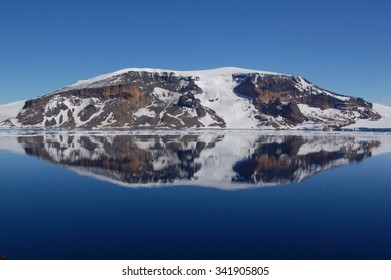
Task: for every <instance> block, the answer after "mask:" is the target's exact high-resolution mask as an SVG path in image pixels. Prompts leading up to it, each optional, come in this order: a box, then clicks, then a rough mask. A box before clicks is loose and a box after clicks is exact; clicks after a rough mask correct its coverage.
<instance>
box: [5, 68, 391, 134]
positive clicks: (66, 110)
mask: <svg viewBox="0 0 391 280" xmlns="http://www.w3.org/2000/svg"><path fill="white" fill-rule="evenodd" d="M386 111H387V110H386ZM390 112H391V108H390ZM386 115H388V113H386ZM390 116H391V114H390ZM382 119H384V116H383V115H381V114H379V113H378V112H377V111H376V110H374V108H373V104H372V103H370V102H367V101H365V100H364V99H362V98H358V97H357V98H356V97H351V96H346V95H342V94H338V93H334V92H332V91H328V90H326V89H323V88H321V87H319V86H317V85H315V84H313V83H311V82H309V81H308V80H306V79H305V78H303V77H301V76H292V75H286V74H281V73H274V72H266V71H258V70H250V69H243V68H235V67H223V68H217V69H210V70H198V71H197V70H196V71H175V70H164V69H151V68H126V69H122V70H119V71H115V72H112V73H107V74H103V75H99V76H96V77H94V78H90V79H85V80H79V81H77V82H75V83H73V84H70V85H68V86H65V87H63V88H61V89H58V90H56V91H53V92H50V93H48V94H45V95H42V96H40V97H38V98H35V99H31V100H27V101H26V102H25V104H24V106H23V109H22V110H20V111H19V112H17V115H16V116H15V117H14V118H10V119H7V120H5V121H3V122H2V123H1V126H3V127H20V128H31V127H33V128H65V129H73V128H82V129H93V128H125V129H126V128H130V129H134V128H152V129H153V128H175V129H183V128H235V129H322V130H329V129H340V128H343V127H348V126H351V125H355V124H357V123H359V121H361V120H366V121H367V123H368V122H376V121H377V120H382ZM384 123H385V124H386V125H388V123H389V122H388V121H387V122H384ZM389 127H391V126H389Z"/></svg>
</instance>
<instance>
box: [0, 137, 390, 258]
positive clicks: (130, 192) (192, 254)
mask: <svg viewBox="0 0 391 280" xmlns="http://www.w3.org/2000/svg"><path fill="white" fill-rule="evenodd" d="M34 137H35V138H34ZM34 137H25V139H22V138H18V139H16V140H17V143H18V144H20V145H21V147H22V148H23V149H22V150H21V151H23V150H24V152H25V154H23V153H22V152H20V153H15V152H11V151H9V150H5V149H2V150H0V159H1V160H0V180H1V181H0V182H1V183H0V228H1V229H0V256H4V257H5V258H7V259H114V260H115V259H391V238H390V233H391V168H390V166H391V154H390V153H383V154H379V155H376V156H373V155H372V150H369V152H368V150H365V149H364V150H365V151H366V152H363V153H364V154H365V153H366V154H365V156H363V157H361V156H360V157H358V158H356V156H357V154H360V151H362V148H359V149H356V150H354V149H353V150H349V152H348V155H347V154H346V153H343V157H341V153H342V152H341V151H345V152H346V145H345V144H342V146H341V148H340V149H338V147H339V146H338V145H337V148H335V147H336V146H335V145H333V147H334V148H332V149H329V150H333V151H334V152H335V151H336V154H335V155H334V154H332V155H331V154H330V153H331V152H330V151H328V152H327V151H326V150H327V148H326V147H327V145H323V144H322V145H323V146H322V147H323V148H314V145H315V144H314V145H312V146H311V145H310V146H311V147H312V150H311V149H310V150H309V148H308V147H307V146H305V148H302V147H303V146H302V145H304V144H303V143H304V142H305V143H308V142H306V141H304V142H300V143H301V144H300V145H301V146H299V150H297V149H296V150H297V151H296V152H295V153H294V152H292V150H293V149H294V148H292V147H293V146H292V145H290V146H289V147H290V148H289V149H288V148H287V149H286V150H285V151H284V146H281V147H280V146H278V145H280V144H284V143H285V142H284V141H285V140H286V139H288V141H291V140H292V139H293V140H292V141H293V142H295V143H297V141H299V140H300V139H299V140H298V139H297V136H295V137H293V138H292V137H291V138H289V137H288V138H284V139H285V140H284V141H279V140H278V141H277V140H276V141H274V140H273V141H269V140H267V141H266V140H265V139H264V140H265V141H264V140H262V141H258V142H256V144H254V145H250V146H251V147H252V148H251V149H252V150H251V149H250V148H249V149H250V150H251V151H250V150H249V151H246V152H248V153H249V155H247V156H245V157H244V158H243V159H241V160H240V161H236V163H235V164H234V166H233V170H234V171H235V172H233V173H232V174H236V175H235V176H231V175H230V176H231V184H232V185H233V186H234V187H232V188H228V189H227V188H226V187H221V186H217V185H218V183H216V186H213V184H212V183H210V184H212V185H206V183H204V182H203V183H200V184H197V182H198V180H200V182H201V181H202V180H201V178H199V177H197V176H200V175H199V174H206V173H202V172H201V171H202V166H203V165H206V163H205V161H202V160H201V159H202V153H203V152H205V151H207V150H208V149H207V148H205V147H208V146H210V147H211V149H212V148H213V147H217V146H218V143H219V142H216V143H214V144H213V145H214V146H213V145H210V143H206V145H205V146H204V145H203V144H202V145H201V144H198V146H197V143H198V142H197V143H196V144H195V145H190V144H191V143H190V142H191V141H190V142H189V143H190V144H188V145H187V144H186V145H185V146H186V147H188V148H189V147H190V148H189V149H190V150H191V149H193V150H197V151H198V154H197V152H194V151H193V153H187V154H186V153H185V152H186V151H187V150H183V146H180V145H173V144H172V145H171V144H170V147H172V148H169V149H171V151H175V155H177V156H178V159H182V158H183V161H178V160H176V159H175V160H173V159H172V158H171V159H170V157H169V156H168V152H165V153H164V152H162V151H160V150H159V155H160V154H164V159H165V160H164V162H163V163H162V161H159V165H157V163H156V162H155V165H153V166H154V168H155V169H150V170H149V171H146V169H145V168H146V167H145V166H146V165H147V162H146V161H148V164H149V163H150V164H152V163H151V162H154V160H155V161H156V158H154V157H153V156H152V155H153V154H154V153H150V154H148V153H146V154H145V155H144V156H143V152H142V151H141V150H148V149H149V150H148V151H152V150H151V149H152V148H151V147H150V146H149V148H146V147H145V145H144V144H145V143H144V144H143V145H144V146H143V145H142V144H140V145H139V147H141V146H142V147H143V149H141V148H140V149H141V150H136V149H135V148H134V147H135V146H133V148H129V149H128V150H129V154H130V155H131V156H132V159H130V158H128V157H126V156H125V155H123V153H121V155H122V156H120V155H119V154H116V153H115V152H114V149H115V147H116V145H115V141H116V140H115V139H114V140H113V139H111V140H110V141H107V139H106V138H104V139H102V138H99V139H100V142H99V143H103V146H102V147H105V148H104V151H106V153H109V154H112V155H115V156H116V158H117V159H118V161H117V164H115V163H116V162H115V161H112V160H108V159H109V157H108V155H107V154H103V153H102V152H100V157H95V158H94V160H92V158H93V157H91V160H89V161H88V160H86V159H85V158H83V157H82V155H83V154H84V155H85V154H86V151H84V150H83V147H84V148H86V147H91V143H92V142H94V141H95V140H96V139H95V140H94V141H92V140H91V141H90V142H91V143H90V142H88V141H87V140H83V141H85V142H88V144H86V145H85V146H82V147H76V146H77V145H75V143H74V142H72V141H69V139H68V140H67V141H66V143H68V144H70V146H67V147H65V146H64V145H63V144H61V143H60V144H58V143H57V144H55V142H53V141H51V142H50V144H49V145H48V147H56V149H58V150H59V151H61V155H62V157H60V156H58V155H57V156H56V155H55V154H53V151H52V150H50V149H43V150H42V149H41V150H40V149H38V148H37V147H38V146H40V147H41V148H42V147H44V146H45V145H44V144H45V143H46V144H47V143H49V142H48V141H47V139H41V138H39V139H38V140H39V141H38V142H37V141H36V140H37V138H36V136H34ZM311 139H312V138H311ZM136 140H137V141H138V140H139V139H127V138H125V139H122V140H121V141H120V143H121V145H120V146H121V147H123V146H127V147H130V146H131V145H130V143H133V144H132V145H134V143H137V141H136ZM83 141H78V142H83ZM170 141H171V140H170ZM322 141H323V140H322ZM331 141H334V142H333V143H334V144H335V143H336V140H335V139H331V140H330V139H329V140H327V141H326V142H327V143H328V142H331ZM371 141H372V140H371ZM95 142H96V141H95ZM144 142H145V141H144ZM163 142H164V141H163ZM168 142H169V141H168ZM168 142H167V141H166V142H164V143H166V144H167V143H168ZM204 142H205V141H204ZM220 142H223V141H220ZM326 142H325V141H323V142H322V143H326ZM342 142H343V143H346V141H345V140H344V141H342ZM362 142H363V140H360V139H358V140H357V139H354V141H353V142H352V145H351V146H354V145H355V143H362ZM364 142H365V141H364ZM31 143H35V144H34V145H33V146H31V145H30V144H31ZM110 143H111V144H110ZM169 143H171V142H169ZM273 143H274V144H273ZM311 143H313V142H311ZM371 143H372V144H371ZM373 143H377V142H376V141H374V142H373V141H372V142H370V143H369V144H368V143H364V147H366V148H367V149H369V148H368V147H369V146H371V145H375V144H373ZM29 145H30V146H29ZM156 145H157V144H156ZM156 145H154V146H153V145H152V146H153V147H156ZM265 145H266V146H265ZM276 145H277V146H278V147H277V149H274V148H276ZM379 145H380V144H379ZM379 145H378V146H376V145H375V147H379ZM201 146H204V148H203V150H200V149H201ZM269 146H271V148H270V147H269ZM315 146H316V145H315ZM69 147H73V148H75V149H76V150H72V151H69V153H67V152H66V151H67V148H69ZM167 147H168V146H167ZM167 147H166V148H167ZM265 147H269V151H270V149H272V151H273V153H274V156H273V157H272V154H268V153H267V151H266V150H267V149H265ZM273 147H274V148H273ZM300 147H301V148H302V150H301V152H300ZM371 147H372V146H371ZM77 149H78V150H79V153H78V152H77ZM97 149H98V148H97V146H94V147H92V148H89V149H87V150H89V151H95V152H96V151H97ZM273 149H274V150H273ZM371 149H372V148H371ZM14 150H15V149H14ZM101 151H102V150H101ZM153 151H154V150H153ZM261 151H262V152H261ZM367 152H368V153H367ZM183 153H185V155H186V157H184V156H183ZM276 153H277V154H278V156H276V155H275V154H276ZM319 153H320V154H322V155H323V154H324V155H325V157H323V158H322V160H321V159H319ZM155 154H156V153H155ZM65 155H66V156H65ZM191 155H193V156H194V155H195V156H194V158H193V163H192V162H189V161H191V160H192V159H191V158H192V157H191ZM197 155H198V157H197ZM282 155H289V156H287V157H285V156H284V157H282ZM308 155H310V156H309V157H308ZM89 156H91V155H89ZM133 156H136V158H137V159H138V162H137V164H136V163H135V161H136V160H135V158H133ZM221 156H222V155H221ZM294 156H296V158H294ZM216 157H217V155H216V154H215V155H214V160H215V161H216ZM304 157H305V158H304ZM207 158H208V160H209V161H207V162H209V163H208V164H210V157H209V156H208V157H207ZM308 158H309V159H312V160H315V162H316V164H314V163H313V161H310V160H309V159H308ZM341 158H342V159H346V158H348V159H349V160H348V163H346V164H339V163H340V162H341ZM352 158H353V159H354V160H352ZM197 159H198V160H199V161H197ZM143 160H144V161H143ZM276 160H277V161H278V162H276ZM293 161H294V162H296V163H295V165H294V166H295V167H294V169H293V171H289V172H288V171H287V170H288V169H289V170H290V169H292V168H293V167H292V166H291V164H292V162H293ZM118 162H122V163H123V164H122V165H118ZM167 162H170V163H172V164H173V163H175V164H174V165H167V164H166V163H167ZM225 162H226V161H225ZM255 162H256V163H257V165H256V166H254V164H255ZM302 162H305V166H306V168H305V170H306V171H303V167H302V166H301V165H300V166H301V167H300V168H299V167H298V163H302ZM319 162H320V163H319ZM337 163H338V164H337ZM135 164H136V165H137V166H136V167H134V165H135ZM221 164H223V163H221ZM287 164H288V165H287ZM319 164H320V165H321V166H325V169H324V170H320V169H319ZM314 165H316V166H317V167H316V166H314ZM80 166H82V168H83V169H78V167H80ZM209 166H210V165H209ZM265 166H266V167H270V166H272V168H266V167H265ZM278 166H280V167H281V168H277V167H278ZM330 166H331V167H330ZM98 167H99V168H98ZM288 167H289V168H288ZM175 168H176V169H178V168H179V169H178V170H179V171H178V172H177V173H175V172H174V173H173V172H172V170H174V169H175ZM191 168H193V171H192V172H193V173H192V172H191V171H189V170H190V169H191ZM308 168H309V169H308ZM87 169H88V170H89V175H88V176H85V174H84V173H86V170H87ZM166 169H167V170H170V172H171V173H170V174H171V175H169V176H168V175H164V176H163V175H161V174H160V173H159V172H163V171H164V170H166ZM176 169H175V170H176ZM80 170H83V171H80ZM140 170H141V171H142V173H143V174H144V173H145V174H149V175H148V176H147V177H145V176H146V175H145V176H144V175H143V176H144V177H142V176H141V175H140V172H141V171H140ZM167 170H166V171H164V172H168V171H167ZM243 170H244V171H243ZM248 170H251V172H252V173H251V172H250V171H248ZM272 170H275V173H276V174H277V175H272V174H270V173H271V172H272ZM309 170H310V171H311V170H315V171H314V172H313V174H312V173H311V174H310V176H305V177H303V173H306V174H307V173H308V172H309ZM75 171H76V172H75ZM185 171H186V172H187V173H186V174H185V175H183V174H184V172H185ZM299 171H300V174H301V175H297V173H298V172H299ZM154 172H155V173H156V174H160V175H156V174H155V173H154ZM246 172H247V173H246ZM254 172H255V173H254ZM261 172H265V173H268V176H261V175H260V173H261ZM81 173H82V175H81ZM93 173H94V174H98V173H99V176H100V177H99V178H98V177H97V176H95V177H94V176H92V174H93ZM215 173H218V170H216V172H215ZM250 173H251V174H253V175H251V174H250ZM124 174H125V175H126V176H125V175H124ZM129 174H130V175H129ZM154 174H155V175H154ZM178 174H179V175H178ZM181 174H182V175H183V176H182V175H181ZM189 174H190V175H189ZM191 174H193V177H191V176H192V175H191ZM254 174H255V175H254ZM292 174H296V175H294V176H293V175H292ZM178 176H179V177H178ZM181 176H182V177H183V178H182V177H181ZM295 176H296V177H295ZM114 177H115V178H114ZM135 177H137V180H138V183H135V182H134V180H135V179H134V178H135ZM124 178H125V179H126V182H124ZM140 178H144V179H140ZM156 178H158V179H159V180H158V179H156ZM162 178H163V179H162ZM164 178H165V179H164ZM167 178H168V179H167ZM170 178H173V179H172V182H171V179H170ZM194 178H196V179H194ZM224 178H225V177H224ZM224 178H223V179H224ZM267 178H269V179H270V180H269V181H268V182H267ZM276 178H277V179H278V180H277V179H276ZM288 179H289V180H288ZM181 180H183V182H184V183H183V184H181V182H182V181H181ZM189 180H190V183H189ZM119 181H122V182H124V184H123V185H121V184H119ZM162 181H164V182H163V183H162ZM238 181H240V182H238ZM277 181H278V182H280V183H277ZM150 182H154V184H152V185H150ZM159 182H160V183H159ZM170 182H171V183H170ZM212 182H217V179H216V180H215V181H212ZM270 182H273V184H270ZM125 183H126V184H125ZM244 183H245V184H244ZM235 184H238V186H241V187H238V188H235ZM143 185H144V187H140V186H143ZM265 185H271V186H265ZM224 186H227V182H225V183H224Z"/></svg>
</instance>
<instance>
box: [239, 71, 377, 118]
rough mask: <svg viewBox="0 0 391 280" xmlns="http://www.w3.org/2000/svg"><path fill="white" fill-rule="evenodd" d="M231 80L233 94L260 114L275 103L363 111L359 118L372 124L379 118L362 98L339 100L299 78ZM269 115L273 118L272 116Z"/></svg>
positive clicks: (250, 76)
mask: <svg viewBox="0 0 391 280" xmlns="http://www.w3.org/2000/svg"><path fill="white" fill-rule="evenodd" d="M233 79H234V80H236V81H237V82H238V85H237V86H236V87H235V88H234V91H235V92H237V93H239V94H242V95H245V96H248V97H250V98H251V99H252V100H253V103H254V104H255V105H256V107H257V108H259V109H260V110H261V112H265V111H269V109H266V108H265V106H266V104H269V103H270V102H274V101H275V100H277V99H278V100H280V101H281V102H285V103H290V104H307V105H308V106H310V107H315V108H320V109H322V110H325V109H329V108H335V109H340V110H352V109H357V108H358V107H363V108H365V109H366V110H367V111H368V114H367V115H366V116H365V115H364V116H363V118H369V119H373V120H376V119H379V118H380V115H379V114H377V113H374V112H373V111H372V110H371V109H372V104H371V103H369V102H366V101H365V100H363V99H362V98H354V97H349V96H343V95H340V94H337V93H334V92H330V91H326V90H324V89H322V88H320V87H317V86H315V85H313V84H311V83H310V82H309V81H307V80H305V79H303V78H301V77H295V76H288V75H268V74H258V73H254V74H245V75H244V74H238V75H233ZM271 105H272V104H271ZM292 109H293V108H292ZM295 111H297V110H295ZM266 114H267V113H266ZM272 115H273V116H274V114H272ZM296 115H297V114H296ZM295 119H296V121H294V123H296V122H297V121H299V122H300V119H302V118H296V117H295ZM291 121H292V119H291Z"/></svg>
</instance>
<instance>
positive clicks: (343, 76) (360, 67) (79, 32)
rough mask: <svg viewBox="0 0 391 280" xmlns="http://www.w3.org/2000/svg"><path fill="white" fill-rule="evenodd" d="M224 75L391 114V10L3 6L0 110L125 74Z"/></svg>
mask: <svg viewBox="0 0 391 280" xmlns="http://www.w3.org/2000/svg"><path fill="white" fill-rule="evenodd" d="M222 66H237V67H243V68H251V69H259V70H268V71H274V72H281V73H286V74H294V75H301V76H304V77H305V78H307V79H309V80H310V81H312V82H314V83H316V84H318V85H320V86H322V87H325V88H327V89H330V90H333V91H336V92H339V93H342V94H347V95H352V96H360V97H363V98H365V99H367V100H369V101H372V102H380V103H383V104H387V105H391V1H390V0H380V1H376V0H369V1H362V0H355V1H352V0H345V1H341V0H331V1H316V0H314V1H300V0H298V1H278V0H273V1H271V0H268V1H261V0H240V1H232V0H221V1H213V0H208V1H201V0H192V1H187V0H182V1H179V0H178V1H175V0H165V1H162V0H159V1H152V0H126V1H125V0H124V1H116V0H106V1H83V0H77V1H74V0H61V1H57V0H47V1H39V0H37V1H27V0H25V1H21V0H12V1H7V0H0V103H7V102H11V101H15V100H20V99H28V98H33V97H36V96H38V95H41V94H44V93H47V92H49V91H52V90H55V89H57V88H60V87H63V86H65V85H67V84H70V83H72V82H74V81H76V80H79V79H85V78H89V77H93V76H96V75H99V74H103V73H107V72H112V71H115V70H119V69H122V68H128V67H151V68H164V69H173V70H196V69H209V68H216V67H222Z"/></svg>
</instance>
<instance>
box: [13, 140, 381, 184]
mask: <svg viewBox="0 0 391 280" xmlns="http://www.w3.org/2000/svg"><path fill="white" fill-rule="evenodd" d="M17 141H18V143H19V144H20V145H21V146H22V147H23V149H24V151H25V153H26V154H28V155H33V156H37V157H39V158H41V159H44V160H46V161H50V162H54V163H57V164H61V165H63V166H67V167H70V168H72V169H73V170H75V171H76V172H78V173H80V174H83V175H89V176H94V177H96V178H99V179H104V180H109V181H112V182H115V183H117V184H121V185H126V186H131V187H143V186H147V187H151V186H154V187H155V186H162V185H163V186H166V185H175V184H180V185H184V184H194V185H200V186H208V187H216V188H222V189H237V188H248V187H255V186H265V185H278V184H284V183H289V182H297V181H300V180H302V179H304V178H306V177H309V176H312V175H314V174H316V173H318V172H320V171H323V170H327V169H330V168H333V167H337V166H342V165H347V164H349V163H352V162H358V161H361V160H363V159H364V158H366V157H369V156H371V155H372V152H373V151H374V150H376V149H378V148H379V147H380V146H381V142H380V141H379V140H378V139H366V138H362V137H357V136H351V135H350V136H349V135H326V136H325V135H318V136H316V135H315V136H311V135H263V136H259V135H239V134H226V135H224V134H221V135H218V134H194V135H86V134H84V135H83V134H81V135H78V134H72V135H68V134H42V135H35V136H19V137H17Z"/></svg>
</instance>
